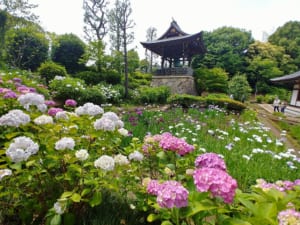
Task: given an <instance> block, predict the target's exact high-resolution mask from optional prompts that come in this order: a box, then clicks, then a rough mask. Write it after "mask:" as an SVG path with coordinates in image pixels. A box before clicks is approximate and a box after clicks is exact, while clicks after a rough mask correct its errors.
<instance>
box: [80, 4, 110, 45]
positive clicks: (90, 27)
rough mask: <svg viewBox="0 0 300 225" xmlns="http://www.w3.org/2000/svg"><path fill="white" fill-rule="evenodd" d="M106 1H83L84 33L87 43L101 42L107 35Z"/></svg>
mask: <svg viewBox="0 0 300 225" xmlns="http://www.w3.org/2000/svg"><path fill="white" fill-rule="evenodd" d="M107 4H108V2H107V0H84V1H83V9H84V23H85V25H84V27H83V30H84V33H85V38H86V39H87V40H88V41H100V40H103V38H104V36H105V35H106V34H107V15H106V11H107Z"/></svg>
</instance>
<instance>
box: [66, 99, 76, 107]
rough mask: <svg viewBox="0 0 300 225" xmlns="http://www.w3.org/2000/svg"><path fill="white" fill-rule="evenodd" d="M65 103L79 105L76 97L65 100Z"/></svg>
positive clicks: (71, 105)
mask: <svg viewBox="0 0 300 225" xmlns="http://www.w3.org/2000/svg"><path fill="white" fill-rule="evenodd" d="M65 105H66V106H69V107H75V106H76V105H77V102H76V101H75V100H74V99H67V100H66V101H65Z"/></svg>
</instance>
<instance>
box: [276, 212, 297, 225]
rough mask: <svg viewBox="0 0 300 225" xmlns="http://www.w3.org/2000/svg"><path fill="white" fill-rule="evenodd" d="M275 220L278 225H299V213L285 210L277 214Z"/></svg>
mask: <svg viewBox="0 0 300 225" xmlns="http://www.w3.org/2000/svg"><path fill="white" fill-rule="evenodd" d="M277 219H278V222H279V225H298V224H300V212H297V211H296V210H295V209H287V210H284V211H281V212H279V214H278V216H277Z"/></svg>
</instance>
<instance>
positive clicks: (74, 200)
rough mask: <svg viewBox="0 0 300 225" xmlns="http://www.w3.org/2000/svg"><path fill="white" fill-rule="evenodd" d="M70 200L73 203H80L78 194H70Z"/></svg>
mask: <svg viewBox="0 0 300 225" xmlns="http://www.w3.org/2000/svg"><path fill="white" fill-rule="evenodd" d="M71 200H72V201H73V202H80V200H81V196H80V194H78V193H74V194H72V196H71Z"/></svg>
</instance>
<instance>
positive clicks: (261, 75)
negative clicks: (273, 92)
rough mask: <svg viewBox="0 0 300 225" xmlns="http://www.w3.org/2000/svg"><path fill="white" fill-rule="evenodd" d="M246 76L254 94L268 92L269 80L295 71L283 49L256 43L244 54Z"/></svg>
mask: <svg viewBox="0 0 300 225" xmlns="http://www.w3.org/2000/svg"><path fill="white" fill-rule="evenodd" d="M246 61H247V62H248V67H247V76H248V81H249V83H250V85H251V87H252V88H253V89H254V92H255V94H257V93H266V92H268V89H270V88H269V86H270V85H271V84H270V78H273V77H276V76H280V75H282V74H284V73H285V74H287V73H290V72H292V71H294V70H295V65H294V64H293V62H292V59H291V57H290V56H289V55H287V54H285V51H284V48H283V47H280V46H277V45H273V44H271V43H269V42H259V41H256V42H254V43H253V44H251V45H250V46H249V48H248V50H247V53H246Z"/></svg>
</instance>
